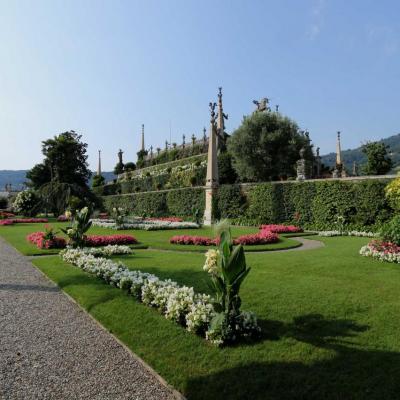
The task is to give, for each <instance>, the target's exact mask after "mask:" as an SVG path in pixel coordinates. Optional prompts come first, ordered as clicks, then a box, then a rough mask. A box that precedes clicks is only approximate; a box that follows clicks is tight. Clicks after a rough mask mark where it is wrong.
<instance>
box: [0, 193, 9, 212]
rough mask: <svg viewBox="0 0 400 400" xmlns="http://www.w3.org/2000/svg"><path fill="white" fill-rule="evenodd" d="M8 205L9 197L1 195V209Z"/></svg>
mask: <svg viewBox="0 0 400 400" xmlns="http://www.w3.org/2000/svg"><path fill="white" fill-rule="evenodd" d="M7 206H8V199H7V197H3V196H1V197H0V210H1V209H4V208H7Z"/></svg>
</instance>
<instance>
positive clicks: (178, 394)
mask: <svg viewBox="0 0 400 400" xmlns="http://www.w3.org/2000/svg"><path fill="white" fill-rule="evenodd" d="M17 251H18V250H17ZM20 254H22V253H20ZM22 255H23V254H22ZM23 256H24V255H23ZM24 257H26V258H28V257H27V256H24ZM28 261H29V262H30V263H31V264H32V265H33V267H34V268H35V269H36V270H37V271H39V272H40V273H41V274H42V276H43V277H44V278H46V279H47V280H48V281H49V282H51V283H52V284H53V285H55V286H56V287H57V288H58V289H59V290H60V292H61V293H62V294H63V295H64V296H66V297H67V298H68V299H69V301H71V302H72V303H74V304H75V305H76V306H77V307H78V308H79V309H80V310H81V311H83V312H84V313H85V314H86V315H87V316H89V317H90V319H91V320H92V321H93V322H94V323H95V324H96V325H97V326H98V327H100V328H101V329H102V330H103V331H104V332H106V333H107V334H109V335H111V336H112V337H113V338H114V340H116V341H117V342H118V343H119V344H120V345H121V346H122V347H123V348H124V349H125V350H126V351H127V352H128V353H129V354H130V355H131V356H132V357H133V358H134V359H135V360H136V361H137V362H138V363H139V364H141V365H142V366H143V367H144V368H146V370H147V371H148V372H149V373H150V375H152V376H153V377H154V378H156V379H157V380H158V381H159V382H160V383H161V384H162V385H163V386H165V387H166V388H167V389H168V390H170V391H171V393H172V395H173V396H174V398H175V399H176V400H187V399H186V397H185V396H184V395H183V394H182V393H181V392H179V391H178V390H177V389H175V388H174V387H173V386H172V385H170V384H169V383H168V382H167V381H166V380H165V379H164V378H163V377H162V376H161V375H160V374H159V373H158V372H157V371H156V370H155V369H154V368H152V367H151V366H150V365H149V364H147V363H146V361H144V360H143V359H142V358H141V357H139V356H138V355H137V354H136V353H134V352H133V351H132V350H131V349H130V348H129V347H128V346H127V345H126V344H125V343H124V342H123V341H122V340H121V339H119V338H118V337H117V336H115V335H114V333H112V332H110V331H109V330H108V329H106V328H105V327H104V326H103V325H102V324H101V323H100V322H99V321H97V319H96V318H95V317H93V315H91V314H90V313H89V312H87V311H86V310H85V309H84V308H83V307H82V306H81V305H80V304H79V303H78V302H77V301H76V300H75V299H74V298H73V297H72V296H70V295H69V294H68V293H66V292H65V291H64V290H63V289H62V288H60V286H58V285H57V283H56V282H54V281H53V280H52V279H50V278H49V277H48V276H47V275H46V274H45V273H44V272H43V271H41V270H40V268H39V267H37V266H36V265H35V264H34V263H33V262H32V259H29V258H28Z"/></svg>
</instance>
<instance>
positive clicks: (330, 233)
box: [318, 231, 379, 238]
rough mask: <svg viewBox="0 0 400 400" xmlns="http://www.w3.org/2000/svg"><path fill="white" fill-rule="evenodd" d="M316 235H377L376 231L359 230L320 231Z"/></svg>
mask: <svg viewBox="0 0 400 400" xmlns="http://www.w3.org/2000/svg"><path fill="white" fill-rule="evenodd" d="M318 236H324V237H332V236H358V237H371V238H373V237H378V236H379V234H378V233H374V232H360V231H344V232H343V231H321V232H318Z"/></svg>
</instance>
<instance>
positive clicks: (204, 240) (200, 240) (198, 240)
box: [169, 235, 218, 246]
mask: <svg viewBox="0 0 400 400" xmlns="http://www.w3.org/2000/svg"><path fill="white" fill-rule="evenodd" d="M169 242H170V243H171V244H192V245H195V246H216V245H217V244H218V243H217V239H212V238H209V237H207V236H191V235H177V236H173V237H172V238H170V239H169Z"/></svg>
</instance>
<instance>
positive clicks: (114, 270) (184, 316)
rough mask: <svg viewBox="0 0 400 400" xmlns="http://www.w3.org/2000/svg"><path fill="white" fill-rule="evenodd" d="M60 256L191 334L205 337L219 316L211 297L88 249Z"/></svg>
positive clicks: (69, 250)
mask: <svg viewBox="0 0 400 400" xmlns="http://www.w3.org/2000/svg"><path fill="white" fill-rule="evenodd" d="M119 247H122V246H119ZM60 256H61V258H62V259H63V260H64V261H65V262H68V263H70V264H73V265H75V266H76V267H78V268H81V269H82V270H84V271H86V272H88V273H90V274H93V275H96V276H98V277H99V278H101V279H103V280H105V281H106V282H107V283H109V284H110V285H113V286H116V287H118V288H120V289H123V290H127V291H128V292H129V293H130V294H131V295H132V296H134V297H135V298H136V299H137V300H139V301H141V302H143V303H144V304H146V305H148V306H151V307H155V308H157V309H158V310H159V311H160V312H161V313H162V314H163V315H164V316H165V318H167V319H170V320H172V321H175V322H178V323H180V324H182V325H184V326H186V329H187V330H188V331H190V332H196V333H201V334H205V333H206V331H207V329H208V325H209V323H210V321H211V319H212V317H213V316H214V314H215V311H214V308H213V306H212V299H211V297H210V296H208V295H206V294H196V293H195V292H194V290H193V288H191V287H187V286H182V287H180V286H178V284H177V283H176V282H173V281H171V280H161V279H159V278H157V277H156V276H155V275H153V274H149V273H146V272H141V271H131V270H129V269H128V268H127V267H126V266H124V265H123V264H122V263H120V262H118V263H117V262H114V261H111V260H109V259H106V258H102V257H100V258H99V257H95V256H94V255H93V254H89V253H88V252H87V250H86V249H67V250H63V251H61V252H60Z"/></svg>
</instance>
